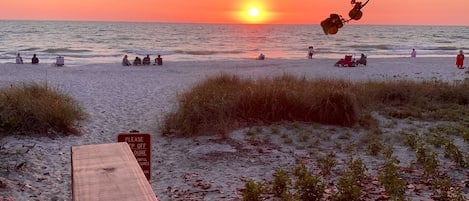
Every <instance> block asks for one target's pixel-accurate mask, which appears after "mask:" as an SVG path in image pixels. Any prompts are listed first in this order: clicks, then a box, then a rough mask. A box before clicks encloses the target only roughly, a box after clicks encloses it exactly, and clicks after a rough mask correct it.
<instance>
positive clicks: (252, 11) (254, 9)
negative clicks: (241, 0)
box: [249, 7, 260, 17]
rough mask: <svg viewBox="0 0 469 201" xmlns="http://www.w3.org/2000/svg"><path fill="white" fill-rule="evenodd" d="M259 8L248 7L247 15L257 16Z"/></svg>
mask: <svg viewBox="0 0 469 201" xmlns="http://www.w3.org/2000/svg"><path fill="white" fill-rule="evenodd" d="M259 14H260V13H259V9H257V8H256V7H252V8H251V9H249V15H250V16H251V17H257V16H259Z"/></svg>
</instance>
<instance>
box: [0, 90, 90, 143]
mask: <svg viewBox="0 0 469 201" xmlns="http://www.w3.org/2000/svg"><path fill="white" fill-rule="evenodd" d="M85 118H86V114H85V112H84V111H83V108H82V107H81V106H80V105H79V103H78V102H77V101H76V100H74V99H73V98H72V97H70V96H68V95H66V94H64V93H61V92H58V91H56V90H53V89H51V88H50V87H49V86H48V85H47V84H38V83H29V84H23V85H21V86H19V85H18V86H12V87H10V88H4V89H1V90H0V127H1V128H2V129H3V130H6V131H10V132H11V131H13V132H14V133H41V134H44V133H47V132H49V131H55V132H61V133H72V134H78V133H79V131H78V129H76V128H75V126H76V123H77V121H80V120H84V119H85Z"/></svg>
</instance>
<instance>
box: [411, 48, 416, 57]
mask: <svg viewBox="0 0 469 201" xmlns="http://www.w3.org/2000/svg"><path fill="white" fill-rule="evenodd" d="M410 57H417V51H415V49H412V52H411V53H410Z"/></svg>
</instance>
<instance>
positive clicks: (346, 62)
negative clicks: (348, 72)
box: [335, 55, 355, 67]
mask: <svg viewBox="0 0 469 201" xmlns="http://www.w3.org/2000/svg"><path fill="white" fill-rule="evenodd" d="M335 66H338V67H339V66H342V67H355V62H354V61H353V60H352V55H345V58H343V59H340V60H339V61H337V62H336V63H335Z"/></svg>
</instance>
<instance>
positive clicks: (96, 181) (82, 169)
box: [71, 142, 158, 201]
mask: <svg viewBox="0 0 469 201" xmlns="http://www.w3.org/2000/svg"><path fill="white" fill-rule="evenodd" d="M71 155H72V156H71V157H72V194H73V195H72V196H73V200H74V201H81V200H83V201H92V200H112V201H120V200H142V201H143V200H148V201H150V200H154V201H157V200H158V199H157V198H156V195H155V193H154V192H153V189H152V188H151V185H150V183H148V181H147V179H146V177H145V175H144V174H143V171H142V169H141V168H140V166H139V164H138V162H137V160H136V159H135V157H134V155H133V153H132V150H131V149H130V147H129V145H128V144H127V143H126V142H119V143H111V144H97V145H83V146H72V148H71Z"/></svg>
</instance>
